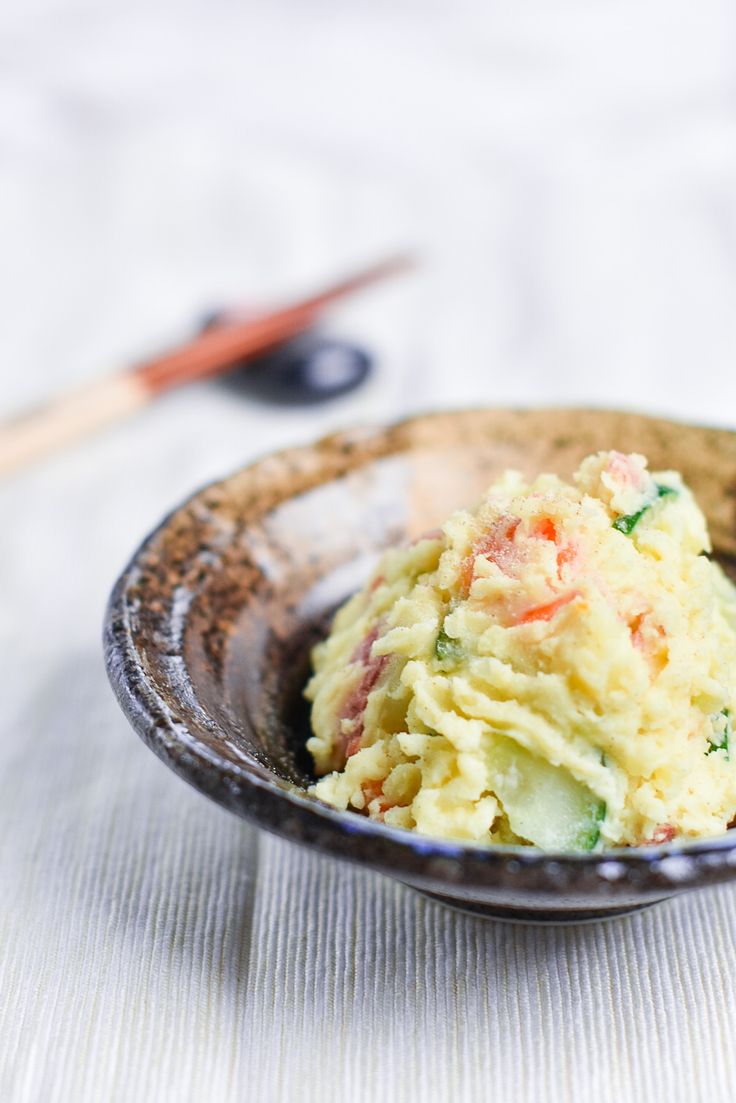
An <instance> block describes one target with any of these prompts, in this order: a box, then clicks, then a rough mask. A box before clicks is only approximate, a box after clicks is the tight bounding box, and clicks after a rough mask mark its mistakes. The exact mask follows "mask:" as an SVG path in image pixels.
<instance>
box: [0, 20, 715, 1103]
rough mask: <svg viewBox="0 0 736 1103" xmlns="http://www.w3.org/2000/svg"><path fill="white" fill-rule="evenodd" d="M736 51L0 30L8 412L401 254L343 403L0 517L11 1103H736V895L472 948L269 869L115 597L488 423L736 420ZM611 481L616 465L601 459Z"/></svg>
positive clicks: (362, 894)
mask: <svg viewBox="0 0 736 1103" xmlns="http://www.w3.org/2000/svg"><path fill="white" fill-rule="evenodd" d="M735 22H736V20H735V19H734V15H733V12H732V9H731V8H730V6H729V5H727V4H726V3H725V2H723V3H718V2H716V0H705V2H704V3H701V4H699V5H686V4H682V5H680V4H679V3H671V2H667V3H664V2H662V3H659V2H656V3H654V2H651V0H645V2H643V3H642V2H637V3H629V2H622V3H617V4H595V5H590V4H586V3H583V2H582V0H569V2H568V0H564V2H563V0H558V2H556V3H554V4H549V3H546V2H542V0H539V3H533V4H531V5H522V6H518V5H511V6H503V7H502V6H500V5H494V4H489V3H487V2H486V0H478V2H477V3H474V2H471V0H457V2H453V3H449V2H448V3H440V2H434V3H419V2H418V0H401V2H392V3H388V2H383V0H373V2H372V3H366V4H359V3H357V2H353V3H348V4H346V3H338V2H337V0H334V2H332V0H314V2H310V3H306V2H300V3H297V2H296V0H292V2H291V3H289V2H287V0H278V2H277V3H275V4H270V5H242V4H235V3H231V2H229V0H206V2H205V0H190V2H188V3H186V4H181V3H174V2H173V0H145V2H144V0H140V2H135V0H133V2H125V3H123V0H108V2H105V3H101V4H96V3H95V4H93V3H92V2H91V0H90V2H87V0H31V2H29V3H26V2H25V0H9V2H8V3H6V4H5V5H4V6H3V8H2V11H0V241H1V242H2V249H1V250H0V290H1V291H2V302H3V309H2V325H1V326H0V373H1V378H2V389H1V391H0V413H10V412H11V411H12V410H15V409H16V408H19V407H20V406H22V405H23V404H25V403H28V402H31V401H33V400H38V399H41V398H43V397H45V396H46V395H47V394H49V393H50V392H51V391H52V390H53V389H54V388H60V387H62V386H64V385H71V384H73V383H76V382H79V381H81V380H83V379H85V378H88V377H90V376H92V375H94V374H96V373H99V372H102V371H104V370H108V369H110V368H112V367H113V366H115V365H116V364H118V363H120V362H126V361H127V360H128V359H130V358H131V357H135V356H137V355H139V354H140V353H142V352H146V351H148V350H149V349H150V348H152V347H156V346H157V345H162V344H166V342H167V341H168V340H170V339H171V338H172V337H174V336H177V335H178V334H179V333H180V331H181V326H182V324H183V325H184V326H185V327H186V325H187V324H188V323H189V321H190V320H192V321H193V320H194V319H195V318H196V316H197V313H198V312H200V311H202V310H203V309H206V308H208V307H210V306H211V305H213V304H216V303H218V302H228V301H238V300H243V299H245V300H248V299H250V300H264V299H268V297H269V296H271V295H274V294H279V295H280V294H282V293H283V292H284V291H286V290H290V289H294V290H296V289H298V288H300V287H302V286H305V285H307V284H310V283H313V282H314V281H315V280H317V279H319V278H321V277H323V276H324V277H329V276H330V275H332V274H333V273H334V272H335V271H339V270H342V269H345V268H347V267H349V266H350V265H351V264H353V263H355V262H356V261H361V260H365V259H370V258H372V257H373V256H375V255H377V254H378V253H380V252H381V251H382V250H383V249H385V248H389V247H394V246H396V245H397V244H399V245H403V244H409V245H415V246H416V247H417V248H418V249H419V251H420V252H422V254H423V256H424V258H425V265H424V268H423V270H422V272H421V273H420V274H419V275H418V276H417V277H416V278H414V279H412V280H405V281H404V282H403V283H402V284H399V283H398V282H397V284H396V285H395V287H393V288H388V287H387V288H385V289H381V290H376V291H375V292H372V293H371V294H370V295H366V296H364V297H363V298H361V299H360V300H359V301H358V300H356V301H355V303H354V304H350V305H348V306H346V307H345V308H344V309H343V310H341V311H340V313H339V314H338V315H336V317H335V319H334V321H333V323H332V325H333V328H334V330H335V331H338V332H339V331H342V332H346V333H350V334H352V335H354V336H356V337H357V338H358V339H363V340H365V341H366V343H368V344H370V346H371V348H372V349H373V350H374V351H375V352H376V355H377V358H378V370H377V373H376V375H375V377H374V378H373V380H372V381H371V383H370V384H369V385H368V386H367V387H365V388H364V389H363V390H362V391H361V392H360V393H359V394H357V395H355V396H353V397H350V398H346V399H344V400H341V401H340V402H338V403H336V404H334V405H332V406H330V407H329V408H319V409H314V410H311V411H307V412H302V411H293V410H291V411H280V412H277V411H274V410H273V409H272V408H268V407H259V408H257V409H256V408H254V407H252V406H249V405H248V404H247V402H246V401H245V400H244V399H243V398H242V397H240V398H238V397H237V396H235V395H234V394H233V393H232V392H231V391H228V389H227V388H226V387H225V386H224V385H217V384H212V385H209V386H201V387H197V388H194V389H192V390H190V391H189V392H187V393H186V394H181V395H177V396H174V397H172V398H171V399H170V400H167V401H166V402H165V403H162V404H161V405H160V406H159V407H158V408H156V409H152V410H150V411H147V412H146V413H145V414H143V415H142V416H140V417H139V418H137V419H136V420H135V421H134V422H131V423H130V424H127V425H124V426H120V427H118V428H115V429H114V430H112V431H110V432H109V433H108V434H106V435H105V436H104V437H102V438H100V439H97V440H94V441H90V442H89V443H88V444H86V445H85V446H84V447H80V448H79V449H76V450H74V451H70V452H69V453H67V454H66V455H64V456H61V457H59V458H58V459H55V460H54V461H53V462H51V463H48V464H46V465H44V466H43V467H39V468H38V469H36V470H34V471H32V472H28V473H26V474H23V475H20V476H18V477H17V478H15V479H13V480H8V481H6V482H4V483H3V484H0V518H2V521H1V522H0V525H1V533H0V655H1V657H2V668H1V669H2V673H1V674H0V681H1V685H2V697H1V706H0V1099H2V1100H3V1103H6V1101H7V1103H99V1101H102V1100H104V1101H112V1103H140V1101H154V1103H169V1101H171V1103H199V1101H207V1103H242V1101H247V1103H293V1101H297V1103H301V1101H314V1103H331V1101H333V1100H334V1101H336V1103H337V1101H339V1103H344V1101H345V1100H346V1099H350V1100H351V1101H363V1100H365V1101H368V1100H374V1099H377V1100H381V1101H382V1103H392V1101H394V1100H395V1101H397V1103H424V1101H428V1103H440V1101H445V1100H452V1101H453V1103H454V1101H456V1100H457V1101H463V1100H480V1099H484V1100H485V1099H488V1100H503V1101H514V1103H517V1101H520V1103H546V1101H550V1103H564V1101H569V1100H572V1101H578V1100H580V1101H581V1103H582V1101H585V1103H590V1101H591V1100H594V1101H595V1103H609V1101H610V1103H614V1101H616V1103H621V1101H629V1100H639V1099H646V1100H647V1103H660V1101H661V1103H664V1101H665V1100H666V1101H667V1103H692V1101H698V1100H708V1101H709V1103H720V1101H725V1100H727V1099H728V1100H730V1098H731V1095H732V1085H733V1084H734V1082H736V1053H735V1051H734V1045H733V1029H732V1025H731V1024H732V1022H733V1021H734V1018H735V1017H736V984H735V983H734V978H735V968H736V967H735V966H734V961H735V960H736V952H735V951H736V946H735V942H736V915H735V911H736V887H735V888H730V887H724V888H722V889H719V890H716V891H710V892H704V893H700V894H696V895H693V896H690V897H687V898H682V899H681V900H679V901H677V902H674V903H671V904H667V905H665V906H662V907H658V908H656V909H654V910H652V911H650V912H648V913H644V914H641V915H639V916H636V917H634V918H632V919H629V920H624V921H620V922H615V923H611V924H609V925H603V926H592V927H587V928H586V927H581V928H578V929H571V930H538V929H533V928H524V927H512V926H504V925H494V924H484V923H483V922H481V921H478V920H474V919H471V918H468V917H464V916H462V915H459V914H455V913H452V912H450V911H446V910H443V909H442V908H440V907H439V906H437V905H435V904H433V903H430V902H428V901H426V900H424V899H423V898H421V897H420V896H419V895H417V894H415V893H413V892H411V891H409V890H408V889H405V888H403V887H402V886H400V885H398V884H396V883H393V882H391V881H389V880H386V879H382V878H379V877H376V876H373V875H371V874H369V873H365V872H361V871H359V870H357V869H353V868H350V867H348V866H344V865H340V864H337V863H334V862H332V861H328V860H326V859H322V858H318V857H316V856H314V855H312V854H310V853H308V852H306V851H302V850H299V849H296V848H293V847H291V846H289V845H286V844H284V843H282V842H280V841H278V840H276V839H273V838H269V837H265V836H260V835H259V834H258V833H257V832H255V831H254V830H253V829H251V828H250V827H248V826H246V825H244V824H242V823H240V822H238V821H237V820H236V819H235V818H233V817H231V816H229V815H227V814H226V813H225V812H223V811H221V810H220V809H219V808H217V807H216V806H215V805H213V804H210V803H208V802H207V800H205V798H204V797H202V796H200V795H198V794H197V793H195V792H194V791H192V790H190V789H188V788H187V787H186V786H185V785H184V783H183V782H181V781H180V780H178V779H177V778H176V777H175V776H174V775H173V774H171V773H170V772H169V771H167V770H166V769H165V768H164V766H163V765H161V764H160V763H159V762H157V761H156V760H155V758H154V757H153V756H152V755H151V754H150V753H149V752H148V751H147V750H146V749H145V748H144V747H143V745H142V744H140V743H139V741H138V740H137V739H136V737H135V736H134V734H133V733H132V731H131V730H130V729H129V727H128V725H127V724H126V722H125V720H124V718H123V716H122V715H121V713H120V712H119V710H118V708H117V706H116V704H115V702H114V700H113V697H112V694H111V692H110V690H109V687H108V685H107V682H106V679H105V674H104V670H103V665H102V658H101V649H100V643H99V634H100V624H101V620H102V613H103V608H104V602H105V598H106V595H107V592H108V590H109V588H110V586H111V584H112V582H113V580H114V577H115V575H116V573H117V572H118V571H119V569H120V568H121V567H122V566H123V563H124V561H125V559H126V557H127V556H128V555H129V554H130V552H131V551H132V550H133V548H134V546H135V545H136V543H137V542H138V540H139V539H140V538H142V536H143V535H144V534H145V532H146V531H147V530H148V529H149V528H150V527H151V526H152V525H153V524H154V523H155V522H156V521H157V520H158V518H159V516H160V515H161V514H162V513H163V512H164V511H165V510H166V509H168V508H169V507H170V506H171V505H172V504H174V503H175V502H176V501H177V500H178V499H180V498H181V497H182V496H183V495H185V494H186V493H187V492H188V491H190V490H191V489H192V488H193V487H195V486H196V485H198V484H201V483H202V482H204V481H205V480H207V479H208V478H210V477H214V476H216V475H218V474H220V473H224V472H226V471H227V470H229V469H232V468H234V467H236V466H238V465H239V464H241V463H243V462H245V461H246V460H248V459H249V458H252V457H254V456H256V455H258V454H260V453H263V452H264V451H268V450H270V449H272V448H276V447H280V446H283V445H286V444H290V443H294V442H297V441H301V440H308V439H310V438H313V437H316V436H318V435H319V434H321V433H323V432H326V431H328V430H331V429H334V428H336V427H338V426H340V425H344V424H349V423H354V422H356V421H359V420H375V419H379V418H383V419H386V418H391V417H395V416H397V415H399V414H402V413H405V412H408V411H410V410H414V409H418V408H426V407H429V406H441V405H449V404H453V405H461V404H472V403H494V402H496V403H502V402H503V403H506V402H513V403H530V402H540V403H541V402H546V401H553V402H558V403H561V402H595V403H600V404H610V405H618V406H629V407H638V408H642V409H648V410H652V411H654V412H662V413H672V414H675V415H680V416H686V417H691V418H693V419H700V420H704V421H711V422H719V423H721V424H728V423H729V422H733V420H734V417H735V416H736V373H735V372H734V371H733V363H734V350H736V311H734V309H733V303H734V294H735V290H736V143H735V142H734V133H735V129H736V89H735V87H734V81H733V62H732V58H733V49H732V43H733V36H734V29H735V27H734V24H735ZM611 443H612V444H615V442H611Z"/></svg>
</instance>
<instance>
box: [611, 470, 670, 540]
mask: <svg viewBox="0 0 736 1103" xmlns="http://www.w3.org/2000/svg"><path fill="white" fill-rule="evenodd" d="M656 486H657V498H656V499H655V501H656V500H658V499H659V498H666V497H667V495H668V494H677V491H676V490H675V488H674V487H673V486H665V485H664V483H657V484H656ZM653 505H654V502H649V503H648V504H647V505H645V506H642V508H641V509H638V510H637V511H636V513H625V514H624V515H623V516H622V517H617V518H616V520H615V521H614V522H613V526H612V527H613V528H615V529H616V531H617V532H622V533H623V534H624V536H631V534H632V532H633V531H634V529H635V528H636V526H637V525H638V523H639V521H640V520H641V519H642V517H643V516H644V514H645V513H646V512H647V510H649V509H651V508H652V506H653Z"/></svg>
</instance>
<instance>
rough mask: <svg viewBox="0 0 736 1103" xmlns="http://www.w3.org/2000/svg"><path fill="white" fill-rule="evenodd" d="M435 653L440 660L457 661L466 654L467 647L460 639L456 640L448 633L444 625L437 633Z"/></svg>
mask: <svg viewBox="0 0 736 1103" xmlns="http://www.w3.org/2000/svg"><path fill="white" fill-rule="evenodd" d="M434 653H435V655H436V656H437V658H438V659H439V660H440V662H443V663H445V662H446V663H457V662H459V661H460V660H461V659H462V657H463V655H464V654H465V649H464V648H463V645H462V644H461V643H460V642H459V640H454V639H453V638H452V636H448V635H447V632H445V629H444V626H443V627H442V628H440V630H439V633H438V635H437V640H436V642H435V645H434Z"/></svg>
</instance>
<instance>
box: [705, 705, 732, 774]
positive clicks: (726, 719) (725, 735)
mask: <svg viewBox="0 0 736 1103" xmlns="http://www.w3.org/2000/svg"><path fill="white" fill-rule="evenodd" d="M713 723H714V738H713V739H711V737H710V736H708V750H707V751H706V752H705V753H706V754H713V751H725V752H726V761H727V762H730V761H731V753H730V747H729V739H730V737H731V733H732V730H733V729H732V727H731V710H730V709H723V710H722V711H721V712H719V713H718V715H717V716H716V717H715V718H714V721H713ZM716 724H718V729H717V730H716V728H715V725H716Z"/></svg>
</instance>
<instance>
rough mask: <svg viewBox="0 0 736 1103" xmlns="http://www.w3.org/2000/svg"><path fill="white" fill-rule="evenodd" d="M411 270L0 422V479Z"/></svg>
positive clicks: (372, 274) (314, 300)
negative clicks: (366, 290)
mask: <svg viewBox="0 0 736 1103" xmlns="http://www.w3.org/2000/svg"><path fill="white" fill-rule="evenodd" d="M411 266H412V261H411V260H410V259H409V258H408V257H406V256H396V257H391V258H389V259H387V260H384V261H381V262H380V263H378V264H375V265H372V266H371V267H369V268H365V269H363V270H362V271H359V272H356V273H354V274H353V275H351V276H348V277H347V278H345V279H343V280H340V281H339V282H337V283H334V284H332V285H330V286H329V287H326V288H324V289H323V290H322V291H319V292H318V293H317V294H315V295H311V296H309V297H308V298H305V299H301V300H299V301H297V302H295V303H292V304H290V305H288V306H285V307H282V308H280V309H278V310H274V311H271V312H269V313H266V314H262V315H260V316H257V317H253V318H248V319H247V320H245V321H238V320H233V321H228V320H225V321H223V322H221V323H218V325H217V326H215V327H213V328H212V329H208V330H206V331H205V332H203V333H200V334H198V335H197V336H196V337H194V338H193V339H192V340H191V341H189V342H187V343H186V344H184V345H182V346H180V347H178V348H175V349H173V350H171V351H170V352H166V353H164V354H163V355H161V356H157V357H154V358H153V359H151V360H147V361H145V362H144V363H142V364H138V365H137V366H135V367H133V368H129V369H127V370H125V371H122V372H119V373H118V374H116V375H112V376H109V377H107V378H105V379H100V380H96V381H94V382H92V383H88V384H86V385H84V386H82V387H79V388H77V389H76V390H74V391H71V392H69V393H68V394H66V395H63V396H61V397H59V398H56V399H53V400H52V401H51V402H49V403H48V404H46V405H44V406H41V407H38V408H37V409H35V410H31V411H29V412H28V413H25V414H22V415H20V416H18V417H16V418H13V419H11V420H10V421H7V422H5V423H4V424H3V425H0V475H3V474H8V473H10V472H11V471H14V470H17V469H19V468H21V467H23V466H25V465H27V464H30V463H33V462H35V461H36V460H38V459H40V458H41V457H42V456H44V455H48V454H49V453H51V452H54V451H56V450H57V449H59V448H62V447H64V446H66V445H68V444H71V443H73V442H74V441H76V440H79V439H80V438H82V437H83V436H86V435H87V434H88V433H92V432H94V431H96V430H98V429H101V428H103V427H104V426H105V425H108V424H111V423H113V422H115V421H119V420H121V419H122V418H124V417H127V416H128V415H130V414H133V413H135V412H136V411H137V410H140V409H142V408H143V407H144V406H147V405H148V404H149V403H151V402H153V401H155V399H157V398H158V397H159V396H160V395H162V394H164V393H165V392H166V391H169V390H172V389H173V388H174V387H180V386H183V385H184V384H186V383H191V382H194V381H195V380H198V379H204V378H206V377H208V376H213V375H218V374H220V373H221V372H225V371H227V370H228V369H230V368H232V367H233V366H234V365H235V364H242V363H244V362H247V361H248V360H252V359H255V358H256V357H258V356H261V355H262V354H263V353H265V352H268V351H270V350H271V349H273V348H275V347H277V346H278V345H280V344H283V343H284V342H285V341H288V340H290V339H291V338H292V337H296V336H297V335H298V334H299V333H302V332H303V331H304V330H306V329H309V327H310V326H312V325H313V324H314V323H315V321H316V320H317V319H318V318H319V317H320V316H321V314H322V313H323V312H324V311H325V310H326V309H327V308H328V307H330V306H332V305H333V304H334V303H336V302H338V301H339V300H341V299H344V298H346V297H347V296H349V295H351V294H353V292H356V291H360V290H361V289H362V288H364V287H368V286H370V285H371V284H374V283H377V282H378V281H379V280H383V279H386V278H388V277H389V276H393V275H398V274H399V273H400V272H403V271H406V270H407V269H408V268H410V267H411Z"/></svg>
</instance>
